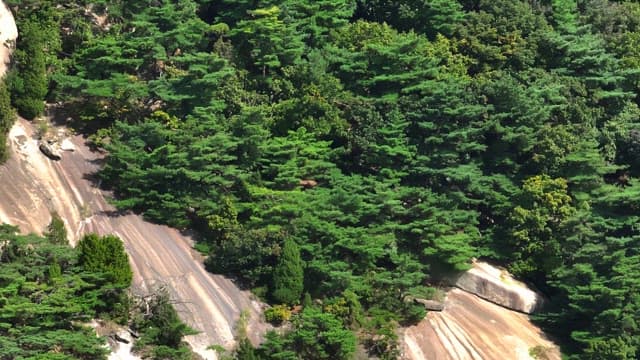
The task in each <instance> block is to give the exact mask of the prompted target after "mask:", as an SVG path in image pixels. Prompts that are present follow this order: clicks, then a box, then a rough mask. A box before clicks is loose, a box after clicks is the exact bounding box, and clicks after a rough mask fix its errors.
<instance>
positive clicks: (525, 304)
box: [402, 262, 561, 360]
mask: <svg viewBox="0 0 640 360" xmlns="http://www.w3.org/2000/svg"><path fill="white" fill-rule="evenodd" d="M445 280H446V281H447V282H449V283H450V284H451V285H452V286H455V287H454V288H452V289H451V290H450V291H448V292H447V294H446V298H445V300H444V306H443V309H442V311H430V312H428V313H427V316H426V317H425V319H424V320H422V321H421V322H420V323H418V324H416V325H415V326H411V327H409V328H406V329H404V333H403V337H402V350H403V354H404V355H403V358H404V359H407V360H423V359H428V360H494V359H495V360H503V359H509V360H512V359H513V360H533V359H547V360H560V358H561V356H560V351H559V349H558V347H557V346H556V345H555V344H554V343H553V342H551V341H549V340H548V339H547V338H546V337H545V335H544V334H543V333H542V331H541V330H540V329H539V328H538V327H537V326H535V325H534V324H533V323H531V321H530V320H529V317H528V316H527V313H531V312H532V311H533V310H535V309H537V308H538V306H539V305H540V304H541V302H542V297H541V296H540V295H539V294H537V293H536V292H535V291H533V290H531V289H529V288H528V287H527V286H526V285H525V284H523V283H522V282H519V281H517V280H515V279H513V277H512V276H511V275H510V274H509V273H508V272H507V271H506V270H503V269H500V268H497V267H494V266H492V265H490V264H487V263H484V262H474V263H473V267H472V268H471V269H470V270H468V271H466V272H464V273H462V274H458V275H457V276H455V277H451V278H448V279H445ZM511 309H513V310H511ZM514 310H515V311H514ZM533 353H535V354H538V355H536V356H537V357H535V358H534V356H533V355H532V354H533ZM540 354H543V357H540V356H539V355H540Z"/></svg>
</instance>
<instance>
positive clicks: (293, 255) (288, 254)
mask: <svg viewBox="0 0 640 360" xmlns="http://www.w3.org/2000/svg"><path fill="white" fill-rule="evenodd" d="M303 280H304V270H303V268H302V260H301V259H300V248H299V247H298V244H296V243H295V242H294V241H293V240H291V239H286V240H285V241H284V245H283V246H282V252H281V254H280V258H279V259H278V264H277V265H276V267H275V269H274V272H273V289H272V296H273V299H274V300H276V301H277V302H279V303H283V304H290V305H292V304H297V303H298V302H299V301H300V297H301V296H302V290H303Z"/></svg>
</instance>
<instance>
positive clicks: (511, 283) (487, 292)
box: [454, 262, 543, 314]
mask: <svg viewBox="0 0 640 360" xmlns="http://www.w3.org/2000/svg"><path fill="white" fill-rule="evenodd" d="M454 283H455V286H456V287H458V288H460V289H462V290H464V291H467V292H469V293H471V294H475V295H477V296H479V297H481V298H483V299H485V300H488V301H491V302H492V303H495V304H498V305H500V306H504V307H506V308H508V309H512V310H516V311H520V312H523V313H526V314H531V313H532V312H534V311H535V310H537V309H539V308H540V307H541V306H542V304H543V298H542V296H541V295H540V294H538V293H536V292H535V291H533V290H531V289H529V288H528V287H527V285H525V284H524V283H522V282H520V281H518V280H515V279H514V278H513V276H511V274H509V272H507V271H506V270H504V269H500V268H497V267H495V266H492V265H490V264H487V263H485V262H474V263H473V267H472V268H471V269H470V270H468V271H466V272H465V273H463V274H462V275H460V277H458V278H457V279H456V280H455V282H454Z"/></svg>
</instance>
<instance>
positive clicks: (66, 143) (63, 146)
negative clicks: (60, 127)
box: [60, 139, 76, 151]
mask: <svg viewBox="0 0 640 360" xmlns="http://www.w3.org/2000/svg"><path fill="white" fill-rule="evenodd" d="M60 150H63V151H75V150H76V146H75V145H73V143H72V142H71V140H69V139H62V141H60Z"/></svg>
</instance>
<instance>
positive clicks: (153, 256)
mask: <svg viewBox="0 0 640 360" xmlns="http://www.w3.org/2000/svg"><path fill="white" fill-rule="evenodd" d="M33 134H34V129H33V125H32V124H31V123H29V122H27V121H26V120H23V119H20V120H18V121H17V122H16V124H15V125H14V126H13V128H12V129H11V132H10V134H9V138H10V142H11V144H10V145H11V150H12V156H11V159H9V160H8V161H7V162H6V163H5V164H4V165H1V166H0V221H3V222H8V223H12V224H15V225H19V226H20V229H21V230H22V231H23V232H36V233H41V232H42V230H43V229H44V227H45V226H46V225H47V224H48V222H49V221H50V215H49V213H50V211H57V212H58V213H59V214H60V215H61V217H62V218H63V219H64V220H65V222H66V224H67V227H68V230H69V233H70V234H71V236H72V239H71V240H72V242H75V241H77V239H78V238H79V237H80V236H81V235H82V234H84V233H86V232H90V231H95V232H98V233H100V234H107V233H113V234H116V235H118V236H120V237H121V238H122V239H123V240H124V242H125V246H126V248H127V251H128V253H129V255H130V259H131V265H132V268H133V270H134V274H135V275H134V291H135V292H137V293H145V292H147V291H151V290H153V289H155V288H157V287H158V286H166V287H167V288H168V289H169V290H170V292H171V294H172V296H173V298H174V299H175V301H176V309H177V310H178V312H179V313H180V314H181V316H182V318H183V319H184V320H185V321H186V322H187V323H188V324H189V325H191V326H192V327H194V328H195V329H197V330H199V331H201V332H202V333H201V334H199V335H195V336H191V337H189V339H188V341H189V342H190V343H191V345H192V346H193V347H194V349H196V350H197V351H198V352H199V353H201V354H203V355H205V356H206V358H215V355H214V353H213V352H212V351H206V350H205V348H206V347H207V346H208V345H211V344H220V345H224V346H230V345H231V344H232V343H233V336H234V335H233V333H234V331H233V329H234V325H235V323H236V321H237V320H238V318H239V316H240V312H241V311H245V310H246V311H248V312H249V314H250V321H249V334H251V336H253V337H254V340H257V339H256V338H257V337H259V336H260V334H262V333H263V330H264V325H263V324H262V323H261V322H260V320H259V319H260V315H259V314H260V304H259V303H258V302H256V301H253V300H252V299H251V297H250V294H249V293H248V292H245V291H241V290H239V289H238V288H237V287H236V286H235V285H234V284H233V282H231V281H230V280H229V279H226V278H224V277H222V276H216V275H211V274H209V273H207V272H206V271H205V269H204V268H203V266H202V263H201V261H200V260H201V259H199V257H198V255H197V254H195V253H194V251H193V250H192V249H191V247H190V241H191V240H190V239H189V238H188V237H187V236H185V235H183V234H181V233H179V232H178V231H176V230H174V229H171V228H169V227H166V226H160V225H155V224H151V223H148V222H146V221H144V220H143V219H142V218H141V217H140V216H137V215H133V214H119V213H117V212H116V211H115V209H114V208H113V207H112V206H111V205H109V204H108V203H107V201H106V200H105V197H104V194H103V192H102V191H101V190H99V189H98V188H97V187H96V186H95V184H94V183H93V182H92V181H91V178H92V174H93V173H94V172H95V171H96V170H97V169H98V168H99V166H100V162H101V155H99V154H97V153H94V152H91V151H90V150H89V149H88V148H87V147H86V146H85V144H84V141H83V139H82V138H81V137H80V136H74V137H72V138H71V139H70V140H71V142H72V143H73V144H74V145H75V151H66V152H64V153H63V154H62V160H61V161H52V160H50V159H49V158H47V157H45V156H44V155H43V154H42V153H41V152H40V151H39V149H38V145H37V140H36V139H35V138H34V136H33Z"/></svg>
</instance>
